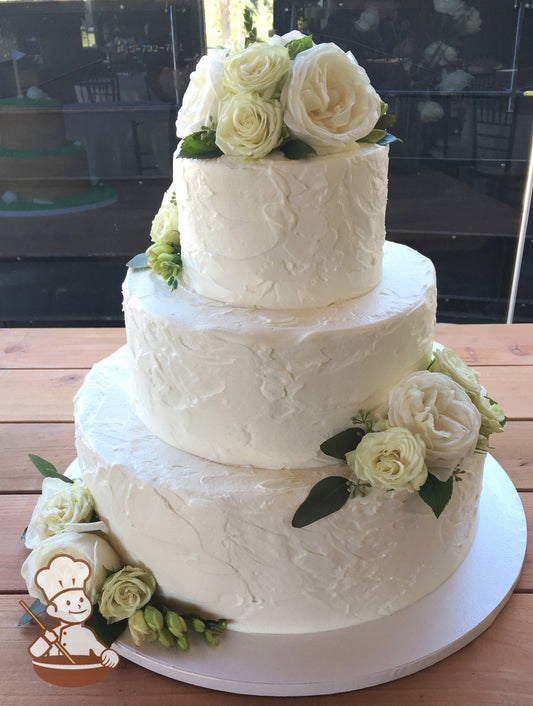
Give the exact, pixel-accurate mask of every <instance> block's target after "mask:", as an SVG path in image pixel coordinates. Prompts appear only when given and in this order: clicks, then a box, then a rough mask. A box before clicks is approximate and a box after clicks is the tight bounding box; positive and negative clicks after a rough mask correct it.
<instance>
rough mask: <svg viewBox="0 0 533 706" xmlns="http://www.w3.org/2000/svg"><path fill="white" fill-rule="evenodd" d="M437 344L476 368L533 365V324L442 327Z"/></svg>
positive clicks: (438, 332) (452, 325)
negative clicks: (455, 353)
mask: <svg viewBox="0 0 533 706" xmlns="http://www.w3.org/2000/svg"><path fill="white" fill-rule="evenodd" d="M435 340H436V341H438V342H439V343H442V345H443V346H447V347H448V348H453V350H454V351H457V353H459V355H460V356H461V358H462V359H463V360H464V362H465V363H467V364H468V365H471V366H472V367H474V368H475V367H477V366H483V365H533V344H532V341H533V324H515V325H513V326H508V325H507V324H460V325H456V324H451V325H450V324H439V325H437V330H436V332H435Z"/></svg>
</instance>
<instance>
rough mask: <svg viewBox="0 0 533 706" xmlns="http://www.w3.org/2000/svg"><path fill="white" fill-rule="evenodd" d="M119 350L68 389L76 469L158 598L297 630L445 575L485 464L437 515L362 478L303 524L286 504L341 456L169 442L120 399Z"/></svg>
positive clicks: (419, 590) (474, 464) (472, 512)
mask: <svg viewBox="0 0 533 706" xmlns="http://www.w3.org/2000/svg"><path fill="white" fill-rule="evenodd" d="M128 386H129V371H128V363H127V355H126V351H125V349H121V350H119V351H118V352H117V353H115V354H114V355H112V356H110V357H109V358H107V359H105V360H104V361H102V362H101V363H98V364H97V365H96V366H95V367H94V368H93V370H92V372H91V373H90V374H89V375H88V376H87V378H86V381H85V383H84V385H83V386H82V388H81V390H80V392H79V393H78V396H77V398H76V436H77V448H78V459H79V464H80V468H81V472H82V475H83V479H84V481H85V483H86V484H87V486H88V487H89V489H90V490H91V492H92V494H93V496H94V498H95V501H96V505H97V509H98V513H99V515H100V517H101V518H102V519H103V520H104V521H105V522H106V523H107V525H108V527H109V534H110V539H111V541H112V542H113V545H114V547H115V548H116V550H117V551H118V552H119V554H121V556H122V558H123V559H124V560H125V561H128V562H131V563H134V564H143V565H145V566H146V567H148V568H149V569H150V570H151V571H152V572H153V573H154V575H155V577H156V580H157V583H158V591H159V593H160V595H161V597H162V598H163V599H164V600H166V601H168V602H172V600H175V601H179V602H180V604H181V605H182V606H184V607H187V606H188V605H189V606H195V607H197V608H201V610H202V612H203V613H204V614H206V613H207V614H211V615H212V616H213V617H224V618H226V619H228V621H229V627H230V629H234V630H238V631H243V632H255V633H271V634H276V633H306V632H318V631H324V630H333V629H338V628H343V627H348V626H351V625H357V624H359V623H363V622H365V621H368V620H373V619H375V618H378V617H381V616H385V615H390V614H392V613H393V612H395V611H397V610H399V609H401V608H404V607H406V606H408V605H410V604H412V603H414V602H415V601H417V600H418V599H420V598H421V597H422V596H424V595H426V594H428V593H430V592H431V591H433V590H434V589H435V588H437V587H438V586H439V585H440V584H441V583H443V582H444V581H445V580H446V579H447V578H448V577H449V576H450V575H451V574H452V573H453V572H454V571H455V570H456V569H457V568H458V566H459V565H460V564H461V562H462V561H463V559H464V558H465V556H466V555H467V553H468V551H469V549H470V546H471V544H472V542H473V539H474V537H475V533H476V529H477V520H478V502H479V496H480V491H481V480H482V472H483V464H484V458H485V457H484V455H483V454H474V455H472V456H471V457H470V458H468V459H465V460H464V461H463V462H462V464H461V469H462V470H463V471H464V474H463V475H462V476H461V478H462V482H460V483H456V484H455V488H454V492H453V496H452V499H451V501H450V503H449V504H448V506H447V507H446V509H445V511H444V512H443V513H442V514H441V516H440V517H439V518H438V519H437V518H436V517H435V515H434V514H433V513H432V511H431V510H430V508H429V507H428V506H427V505H425V503H424V502H423V501H422V500H421V499H420V497H419V496H418V495H417V494H410V493H408V492H407V491H392V492H386V491H382V490H377V489H370V490H369V491H368V492H367V494H366V496H364V497H357V498H355V499H353V500H350V501H349V502H348V503H346V505H345V506H344V507H343V508H342V509H341V510H340V511H338V512H336V513H334V514H332V515H330V516H328V517H326V518H324V519H322V520H320V521H318V522H315V523H314V524H312V525H309V526H308V527H305V528H303V529H296V528H294V527H292V525H291V520H292V517H293V515H294V512H295V510H296V509H297V508H298V506H299V505H300V504H301V503H302V502H303V500H304V499H305V497H306V496H307V494H308V493H309V490H310V489H311V488H312V487H313V486H314V485H315V483H316V482H317V481H318V480H320V479H321V478H323V477H326V476H329V475H347V474H348V471H349V469H348V467H347V466H346V465H344V464H342V465H341V464H339V466H338V467H336V466H332V465H331V464H328V465H326V466H324V467H322V468H312V469H309V468H308V469H303V470H298V469H290V470H287V469H285V470H264V469H259V468H252V467H244V466H226V465H222V464H217V463H213V462H210V461H206V460H204V459H202V458H199V457H198V456H192V455H190V454H187V453H185V452H182V451H180V450H178V449H175V448H172V447H170V446H168V445H166V444H165V443H163V442H162V441H160V440H159V439H157V438H156V437H155V436H154V435H153V434H151V433H150V432H149V431H148V430H147V429H146V427H145V426H144V425H143V424H142V423H141V422H140V421H139V419H138V418H137V417H136V416H135V414H134V413H133V411H132V410H131V407H130V405H129V401H128Z"/></svg>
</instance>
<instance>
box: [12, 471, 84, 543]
mask: <svg viewBox="0 0 533 706" xmlns="http://www.w3.org/2000/svg"><path fill="white" fill-rule="evenodd" d="M93 510H94V500H93V497H92V495H91V492H90V490H89V488H87V486H86V485H85V483H84V482H83V481H81V480H75V481H74V483H65V481H62V480H60V479H59V478H45V479H44V480H43V488H42V494H41V497H40V498H39V500H38V501H37V503H36V505H35V508H34V510H33V514H32V516H31V520H30V524H29V525H28V529H27V530H26V534H25V537H24V539H25V543H26V546H27V547H28V549H33V548H34V547H35V546H36V545H37V544H39V542H42V541H43V539H47V538H48V537H52V536H54V535H55V534H59V533H60V532H64V531H65V525H66V524H67V523H68V522H89V521H90V519H91V516H92V514H93Z"/></svg>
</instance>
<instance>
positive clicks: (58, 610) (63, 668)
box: [25, 554, 119, 686]
mask: <svg viewBox="0 0 533 706" xmlns="http://www.w3.org/2000/svg"><path fill="white" fill-rule="evenodd" d="M90 573H91V568H90V566H89V564H87V562H85V561H82V560H74V559H73V558H72V557H70V556H67V555H66V554H60V555H58V556H55V557H54V558H53V559H52V560H51V561H50V563H49V564H48V566H46V567H45V568H43V569H40V570H39V571H38V572H37V574H36V576H35V582H36V583H37V585H38V586H39V588H40V589H41V590H42V592H43V593H44V595H45V596H46V600H47V605H46V613H47V615H49V616H50V617H51V618H56V619H57V621H58V623H57V625H56V626H55V627H53V628H52V629H50V630H49V629H47V628H46V627H45V625H43V624H42V623H41V622H40V620H39V619H38V618H36V616H33V618H34V619H35V620H36V622H37V623H38V625H40V627H41V629H42V630H43V631H44V632H43V633H42V634H41V635H40V636H39V637H38V638H37V639H36V640H35V641H34V642H33V643H32V644H31V645H30V647H28V652H29V653H30V655H31V656H32V658H33V668H34V669H35V672H36V673H37V674H38V676H39V677H41V679H44V680H45V681H47V682H50V683H51V684H56V685H58V686H86V685H87V684H94V683H96V682H98V681H100V679H102V678H103V677H104V676H105V675H106V674H107V672H108V671H109V670H110V669H113V668H115V667H116V666H117V664H118V662H119V657H118V654H117V653H116V652H115V651H114V650H111V649H109V648H108V647H107V645H104V644H103V643H102V642H100V640H99V639H98V638H97V636H96V634H95V632H94V631H93V630H92V628H89V627H87V626H86V625H84V622H85V621H86V620H87V619H88V618H89V617H90V616H91V615H92V612H93V606H92V603H91V600H90V599H89V597H88V596H87V594H86V593H85V584H86V582H87V579H88V578H89V576H90ZM25 608H26V609H27V610H28V611H29V609H28V608H27V606H25ZM29 612H31V611H29Z"/></svg>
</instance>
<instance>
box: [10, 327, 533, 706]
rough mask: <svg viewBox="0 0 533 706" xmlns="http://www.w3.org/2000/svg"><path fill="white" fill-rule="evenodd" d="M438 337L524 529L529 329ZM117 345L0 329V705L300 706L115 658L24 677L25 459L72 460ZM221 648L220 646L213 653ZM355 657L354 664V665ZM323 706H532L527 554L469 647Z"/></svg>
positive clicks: (530, 509)
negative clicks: (82, 397) (498, 412)
mask: <svg viewBox="0 0 533 706" xmlns="http://www.w3.org/2000/svg"><path fill="white" fill-rule="evenodd" d="M437 340H438V341H440V342H441V343H443V344H445V345H448V346H449V347H452V348H454V349H455V350H457V351H458V353H459V354H460V355H461V356H462V358H463V359H464V360H465V361H466V362H467V363H469V364H470V365H472V366H474V367H476V368H477V369H478V370H479V371H480V373H481V381H482V383H483V384H484V385H485V386H486V388H487V390H488V392H489V394H490V395H491V396H492V397H493V398H494V399H496V400H498V402H500V404H501V405H502V407H503V408H504V410H505V411H506V413H507V415H508V417H509V422H508V424H507V426H506V430H505V433H504V434H500V435H496V436H493V437H492V438H491V445H492V448H491V453H492V454H493V456H494V457H495V458H496V459H497V460H498V461H499V462H500V463H501V464H502V466H503V467H504V468H505V469H506V470H507V472H508V474H509V476H510V477H511V479H512V480H513V482H514V484H515V486H516V488H517V489H518V491H519V493H520V497H521V500H522V503H523V505H524V508H525V511H526V515H527V517H528V524H529V526H530V527H533V473H532V471H533V443H532V438H533V405H532V401H533V324H522V325H513V326H506V325H483V326H472V325H464V326H439V327H438V330H437ZM124 341H125V334H124V330H123V329H11V330H3V331H0V381H1V386H0V390H1V394H0V445H1V448H2V450H3V454H2V467H1V473H0V491H1V492H0V522H1V536H2V539H3V546H4V547H7V550H6V556H5V557H4V560H3V563H2V570H1V573H0V576H1V578H0V621H1V622H0V626H1V633H0V635H1V637H0V645H1V647H0V649H1V653H0V675H1V676H0V704H6V706H7V705H9V706H17V705H19V704H20V705H24V706H30V705H31V706H33V705H36V706H48V705H49V706H61V705H62V704H65V705H66V704H69V705H70V704H75V706H89V705H90V706H94V705H95V704H119V705H121V704H124V705H126V704H127V705H128V706H135V705H136V704H138V705H139V706H141V705H142V706H147V705H148V706H149V705H150V704H152V703H155V702H156V701H157V702H158V703H160V704H165V705H166V704H178V703H179V704H180V705H181V706H199V705H200V704H202V705H203V704H206V703H209V704H224V706H226V705H232V704H248V703H251V702H254V703H257V704H274V703H276V704H277V703H289V702H290V703H297V704H299V703H303V702H304V698H293V699H288V700H284V699H274V698H252V697H249V696H240V695H231V694H225V693H223V692H215V691H209V690H207V689H202V688H199V687H195V686H189V685H187V684H182V683H180V682H175V681H173V680H170V679H167V678H165V677H162V676H159V675H158V674H154V673H152V672H149V671H145V670H143V669H141V668H140V667H137V666H136V665H133V664H131V663H128V662H127V661H126V660H122V661H121V664H120V665H119V667H118V668H117V670H116V671H114V672H111V673H110V674H109V675H108V676H107V677H106V678H105V679H104V680H103V681H102V682H100V683H99V684H95V685H93V686H90V687H84V688H79V689H65V688H61V687H54V686H50V685H48V684H47V683H45V682H43V681H41V680H40V679H39V678H38V677H37V676H36V675H35V674H34V672H33V669H32V665H31V661H30V658H29V655H28V653H27V648H28V646H29V644H30V643H31V642H32V641H33V639H34V638H35V636H36V635H37V634H38V632H39V630H38V628H36V627H34V626H25V627H18V626H17V622H18V619H19V617H20V615H21V609H20V607H19V605H18V601H19V600H20V599H21V598H25V596H26V588H25V585H24V582H23V580H22V578H21V576H20V566H21V564H22V562H23V560H24V558H25V556H26V555H27V550H26V549H25V548H24V545H23V543H22V542H21V541H20V535H21V532H22V531H23V529H24V527H25V526H26V525H27V522H28V520H29V518H30V515H31V511H32V509H33V506H34V503H35V501H36V496H37V494H38V493H39V490H40V486H41V477H40V476H39V474H38V473H37V472H36V471H35V470H34V469H33V466H31V464H30V462H29V460H28V456H27V454H28V453H37V454H38V455H40V456H43V457H44V458H47V459H49V460H51V461H53V462H54V463H55V464H56V466H57V467H58V468H59V469H60V470H64V469H65V468H66V467H67V465H68V464H69V463H70V462H71V461H72V460H73V458H74V457H75V449H74V429H73V408H72V398H73V395H74V393H75V392H76V390H77V389H78V388H79V386H80V385H81V382H82V380H83V377H84V375H85V373H86V372H87V369H88V368H90V366H91V365H92V364H93V363H94V362H96V361H97V360H100V359H101V358H104V357H105V356H106V355H108V354H110V353H111V352H112V351H114V350H115V349H116V348H118V347H119V346H120V345H122V344H123V343H124ZM220 649H223V646H222V647H221V648H220ZM354 658H355V656H354ZM315 702H316V703H320V704H326V705H335V706H337V705H340V704H352V703H357V704H358V705H363V704H372V705H373V706H379V705H380V704H390V705H394V706H397V705H398V704H402V705H404V704H423V705H426V704H431V706H435V705H440V704H455V703H457V704H465V705H466V704H467V705H468V706H472V705H473V704H483V706H487V705H488V704H502V705H503V704H505V706H514V705H517V704H529V705H530V704H532V703H533V550H532V549H531V548H529V549H528V553H527V555H526V561H525V565H524V568H523V571H522V575H521V578H520V581H519V583H518V586H517V588H516V590H515V592H514V594H513V596H512V597H511V599H510V601H509V603H508V604H507V606H506V607H505V608H504V610H503V612H502V613H501V614H500V615H499V616H498V618H497V619H496V621H495V623H494V624H493V625H492V626H491V627H490V628H489V629H488V630H487V631H486V632H485V633H483V635H481V637H479V638H478V639H477V640H475V641H474V642H473V643H471V644H470V645H468V646H467V647H465V648H464V649H462V650H461V651H459V652H457V653H456V654H454V655H452V656H451V657H448V659H446V660H444V661H442V662H440V663H438V664H435V665H434V666H432V667H429V668H428V669H426V670H424V671H422V672H419V673H417V674H414V675H412V676H409V677H405V678H403V679H400V680H397V681H394V682H390V683H388V684H383V685H381V686H376V687H373V688H371V689H364V690H361V691H359V692H357V693H356V694H354V693H352V694H338V695H333V696H328V697H317V698H315Z"/></svg>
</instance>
